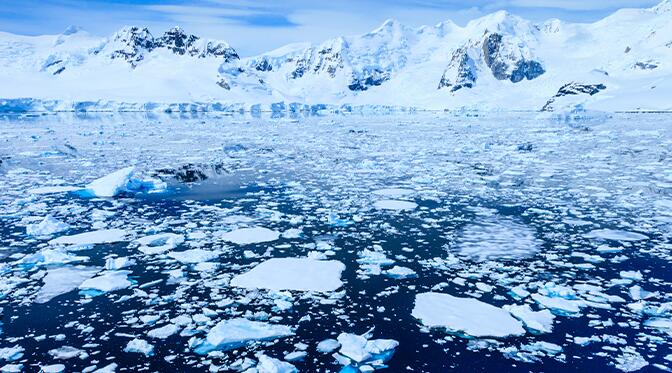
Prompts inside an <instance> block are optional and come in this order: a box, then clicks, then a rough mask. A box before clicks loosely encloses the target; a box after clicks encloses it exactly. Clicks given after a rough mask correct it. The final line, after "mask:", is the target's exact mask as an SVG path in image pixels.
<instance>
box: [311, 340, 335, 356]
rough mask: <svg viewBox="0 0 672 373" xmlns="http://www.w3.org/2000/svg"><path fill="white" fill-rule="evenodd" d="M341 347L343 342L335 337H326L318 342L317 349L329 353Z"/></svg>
mask: <svg viewBox="0 0 672 373" xmlns="http://www.w3.org/2000/svg"><path fill="white" fill-rule="evenodd" d="M339 347H341V344H340V343H339V342H338V341H337V340H335V339H325V340H323V341H320V343H318V344H317V347H316V349H317V351H319V352H321V353H323V354H329V353H332V352H334V351H336V349H337V348H339Z"/></svg>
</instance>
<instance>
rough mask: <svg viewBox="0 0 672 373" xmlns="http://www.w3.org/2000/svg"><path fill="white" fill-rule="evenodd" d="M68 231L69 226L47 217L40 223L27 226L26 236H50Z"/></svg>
mask: <svg viewBox="0 0 672 373" xmlns="http://www.w3.org/2000/svg"><path fill="white" fill-rule="evenodd" d="M68 229H70V225H68V224H66V223H64V222H62V221H60V220H58V219H56V218H54V217H53V216H51V215H47V216H46V217H45V218H44V219H43V220H42V221H41V222H39V223H36V224H28V225H27V226H26V234H27V235H29V236H34V237H44V236H52V235H54V234H56V233H61V232H63V231H67V230H68Z"/></svg>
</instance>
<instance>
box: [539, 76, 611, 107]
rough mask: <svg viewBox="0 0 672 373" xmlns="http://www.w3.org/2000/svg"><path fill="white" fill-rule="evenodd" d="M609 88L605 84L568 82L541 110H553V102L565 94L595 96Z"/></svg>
mask: <svg viewBox="0 0 672 373" xmlns="http://www.w3.org/2000/svg"><path fill="white" fill-rule="evenodd" d="M605 89H607V86H606V85H604V84H601V83H600V84H581V83H575V82H572V83H567V84H565V85H563V86H562V87H560V89H559V90H558V93H556V94H555V95H554V96H553V97H551V98H550V99H549V100H548V101H546V104H544V107H542V108H541V111H553V109H554V108H553V104H554V103H555V101H556V100H557V99H558V98H560V97H565V96H575V95H582V94H583V95H589V96H593V95H595V94H598V93H600V92H601V91H603V90H605Z"/></svg>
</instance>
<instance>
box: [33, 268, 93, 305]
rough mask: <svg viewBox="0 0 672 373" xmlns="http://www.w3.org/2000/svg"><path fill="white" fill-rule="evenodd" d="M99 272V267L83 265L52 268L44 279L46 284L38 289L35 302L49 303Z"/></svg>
mask: <svg viewBox="0 0 672 373" xmlns="http://www.w3.org/2000/svg"><path fill="white" fill-rule="evenodd" d="M97 272H98V269H97V268H93V267H82V266H75V267H60V268H54V269H50V270H48V271H47V275H46V276H44V278H43V279H42V282H43V283H44V285H42V287H41V288H40V290H38V291H37V294H36V296H35V302H36V303H47V302H49V301H50V300H52V299H54V298H56V297H57V296H59V295H61V294H65V293H68V292H70V291H72V290H75V289H77V288H78V287H79V286H80V285H81V284H82V283H83V282H84V281H86V280H88V279H90V278H91V277H93V276H94V275H95V274H96V273H97Z"/></svg>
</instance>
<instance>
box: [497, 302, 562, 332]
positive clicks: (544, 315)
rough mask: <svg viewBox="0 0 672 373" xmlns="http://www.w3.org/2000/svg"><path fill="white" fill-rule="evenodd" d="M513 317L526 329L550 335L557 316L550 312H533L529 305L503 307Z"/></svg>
mask: <svg viewBox="0 0 672 373" xmlns="http://www.w3.org/2000/svg"><path fill="white" fill-rule="evenodd" d="M503 308H504V309H505V310H507V311H509V312H510V313H511V315H513V317H515V318H516V319H518V320H520V321H522V322H523V324H525V327H526V328H527V329H529V330H531V331H532V332H536V333H550V332H552V331H553V319H555V316H554V315H553V314H552V313H551V311H549V310H541V311H537V312H535V311H532V309H531V308H530V306H529V305H527V304H524V305H506V306H504V307H503Z"/></svg>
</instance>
